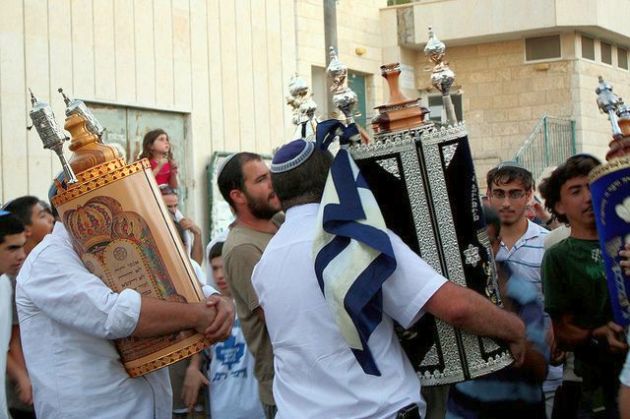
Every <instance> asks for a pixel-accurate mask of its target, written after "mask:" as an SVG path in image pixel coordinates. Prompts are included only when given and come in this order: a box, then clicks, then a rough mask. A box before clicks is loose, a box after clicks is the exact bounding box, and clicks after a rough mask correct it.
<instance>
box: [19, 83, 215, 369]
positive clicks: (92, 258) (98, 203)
mask: <svg viewBox="0 0 630 419" xmlns="http://www.w3.org/2000/svg"><path fill="white" fill-rule="evenodd" d="M32 102H33V109H32V111H31V119H32V120H33V125H34V126H35V127H36V128H37V131H38V134H39V135H40V137H41V139H42V141H43V143H44V146H45V148H51V149H53V150H55V151H57V150H61V146H62V143H63V142H64V141H65V140H67V139H68V138H67V137H66V136H65V133H64V131H63V130H61V129H60V128H59V127H58V126H57V124H56V121H55V119H54V115H53V114H52V110H51V109H50V107H49V106H48V105H47V104H46V103H44V102H40V101H38V100H37V99H36V98H35V97H34V96H33V97H32ZM68 103H70V104H72V105H74V106H72V107H70V106H69V107H68V109H67V110H66V116H67V118H66V123H65V129H66V130H67V131H69V132H70V133H71V136H72V139H71V142H70V150H72V151H73V154H72V158H71V159H70V162H69V164H68V163H66V162H65V159H64V158H63V153H59V152H58V154H59V155H60V158H62V165H63V167H64V174H65V176H64V178H65V180H64V182H57V191H58V192H57V195H56V196H54V197H53V198H52V202H53V204H54V205H55V207H56V208H57V210H58V212H59V215H60V217H61V219H62V220H63V223H64V225H65V227H66V229H67V231H68V233H69V235H70V237H71V239H72V243H73V246H74V248H75V250H76V251H77V253H78V254H79V256H80V258H81V260H82V261H83V263H84V264H85V266H86V268H87V269H88V270H89V271H90V272H92V273H93V274H95V275H97V276H98V277H99V278H100V279H101V280H102V281H103V282H104V283H105V284H106V285H107V286H108V287H109V288H111V289H112V290H113V291H115V292H121V291H122V290H123V289H126V288H131V289H134V290H136V291H138V292H139V293H140V294H141V295H142V296H144V297H151V298H158V299H161V300H167V301H177V302H188V303H195V302H202V301H204V300H205V298H204V295H203V292H202V290H201V287H200V285H199V283H198V281H197V279H196V276H195V274H194V271H193V269H192V266H191V264H190V260H189V258H188V256H187V254H186V250H185V248H184V247H183V245H182V243H181V240H180V238H179V236H178V233H177V230H176V229H175V226H174V224H173V222H172V220H171V217H170V215H169V213H168V210H167V209H166V207H165V205H164V203H163V201H162V196H161V193H160V190H159V188H158V185H157V184H156V181H155V178H154V176H153V173H152V172H151V166H150V164H149V162H148V161H147V160H146V159H143V160H140V161H137V162H135V163H131V164H126V163H125V161H124V160H123V159H122V158H121V156H120V155H119V154H118V152H117V150H116V149H115V148H113V147H112V146H109V145H107V144H103V143H102V142H101V139H100V134H101V132H102V131H100V132H99V129H100V125H97V124H95V119H94V118H93V115H92V118H91V119H88V118H87V117H86V114H85V111H86V110H87V107H85V104H83V103H81V106H80V107H79V106H76V105H77V103H78V101H76V100H74V101H69V100H68V99H67V98H66V104H68ZM90 115H91V113H90ZM77 286H80V284H78V285H77ZM115 343H116V347H117V349H118V352H119V353H120V357H121V361H122V363H123V365H124V367H125V369H126V370H127V372H128V374H129V375H130V376H131V377H136V376H140V375H144V374H146V373H149V372H151V371H154V370H156V369H159V368H162V367H165V366H167V365H169V364H172V363H174V362H177V361H179V360H181V359H183V358H186V357H188V356H191V355H193V354H194V353H197V352H199V351H201V350H202V349H203V348H205V347H206V346H208V345H209V343H210V342H208V341H206V339H205V338H204V336H203V335H201V334H199V333H197V332H195V331H193V330H190V331H184V332H180V333H174V334H171V335H168V336H163V337H158V338H134V337H128V338H123V339H118V340H116V341H115Z"/></svg>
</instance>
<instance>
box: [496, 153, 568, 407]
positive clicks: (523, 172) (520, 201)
mask: <svg viewBox="0 0 630 419" xmlns="http://www.w3.org/2000/svg"><path fill="white" fill-rule="evenodd" d="M486 180H487V184H488V192H487V194H488V198H489V199H488V201H489V203H490V205H491V206H492V207H493V208H494V210H495V211H496V212H497V213H498V214H499V219H500V221H501V243H500V248H499V251H498V253H497V254H496V260H497V261H499V262H504V263H505V264H506V265H507V266H509V268H510V269H511V271H512V273H513V274H514V275H515V276H518V277H520V278H523V279H525V280H527V281H529V282H531V283H532V284H533V285H534V286H535V287H536V289H537V291H538V298H539V300H540V303H541V305H543V304H544V296H543V291H542V280H541V277H540V265H541V263H542V258H543V254H544V252H545V248H544V241H545V237H546V236H547V234H548V233H549V231H548V230H546V229H545V228H543V227H541V226H539V225H538V224H536V223H534V222H532V221H530V220H529V219H528V218H527V215H526V210H527V205H528V203H529V202H530V201H531V199H532V195H533V193H534V179H533V177H532V174H531V173H530V172H529V171H528V170H527V169H525V168H524V167H522V166H521V165H519V164H518V163H516V162H514V161H508V162H503V163H501V164H499V165H498V166H497V167H495V168H494V169H492V170H490V171H489V172H488V175H487V179H486ZM546 321H547V326H549V324H550V320H549V318H548V317H547V319H546ZM547 329H548V330H551V328H550V327H547ZM561 383H562V366H556V367H554V366H550V367H549V373H548V375H547V379H546V380H545V382H544V383H543V391H544V393H545V400H546V411H547V417H551V411H552V409H553V399H554V394H555V391H556V389H557V387H558V386H559V385H560V384H561Z"/></svg>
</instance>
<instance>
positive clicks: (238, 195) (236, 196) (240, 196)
mask: <svg viewBox="0 0 630 419" xmlns="http://www.w3.org/2000/svg"><path fill="white" fill-rule="evenodd" d="M230 199H232V202H234V203H235V204H243V203H245V199H246V198H245V194H244V193H243V191H241V190H239V189H232V190H231V191H230Z"/></svg>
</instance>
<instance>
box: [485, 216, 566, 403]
mask: <svg viewBox="0 0 630 419" xmlns="http://www.w3.org/2000/svg"><path fill="white" fill-rule="evenodd" d="M548 234H549V230H547V229H546V228H544V227H541V226H539V225H538V224H536V223H534V222H532V221H530V220H527V231H525V234H523V235H522V236H521V238H520V239H518V240H517V241H516V243H515V244H514V246H512V248H511V249H510V250H508V248H507V246H506V245H505V244H504V243H503V242H501V248H500V249H499V252H498V253H497V256H496V260H497V261H498V262H503V263H505V264H506V265H507V266H508V267H509V269H510V270H511V271H512V273H513V275H514V276H516V277H518V278H520V279H523V280H525V281H528V282H530V283H532V284H533V285H534V286H535V287H536V291H537V293H538V301H539V302H540V305H541V306H542V307H544V306H545V297H544V295H543V286H542V278H541V276H540V267H541V264H542V259H543V254H544V253H545V238H546V237H547V235H548ZM545 319H546V327H547V328H549V327H550V326H551V319H550V318H549V316H548V315H547V313H545ZM561 383H562V366H552V365H550V366H549V372H548V374H547V379H546V380H545V382H544V383H543V390H544V391H545V392H551V391H555V390H556V388H557V387H558V386H559V385H560V384H561Z"/></svg>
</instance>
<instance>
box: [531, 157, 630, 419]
mask: <svg viewBox="0 0 630 419" xmlns="http://www.w3.org/2000/svg"><path fill="white" fill-rule="evenodd" d="M599 164H600V162H599V161H598V160H597V159H596V158H594V157H592V156H589V155H584V154H580V155H576V156H573V157H570V158H569V159H568V160H567V161H566V162H565V163H563V164H562V165H560V166H558V168H556V169H555V170H554V171H553V172H552V173H551V176H550V177H549V178H547V179H545V180H544V181H543V182H542V184H541V185H540V191H541V194H542V196H543V197H544V198H545V205H546V207H547V209H549V210H550V211H551V212H552V213H553V214H554V215H555V216H556V217H557V218H558V220H559V221H560V222H564V223H568V224H569V225H570V226H571V235H570V236H569V237H568V238H566V239H564V240H562V241H560V242H559V243H557V244H555V245H554V246H552V247H551V248H549V250H547V252H546V253H545V257H544V259H543V265H542V277H543V284H544V290H545V309H546V311H547V312H548V313H549V314H550V316H551V318H552V320H553V328H554V332H555V336H556V340H557V344H558V346H559V347H560V348H561V349H565V350H572V351H574V352H575V372H576V374H577V375H579V376H581V377H582V380H583V381H582V396H581V400H580V401H579V403H577V401H576V403H575V405H576V407H577V408H578V410H579V411H580V413H582V414H585V415H591V414H592V408H593V406H592V400H593V394H594V393H595V391H596V390H597V389H598V388H601V389H602V390H603V395H604V404H605V407H606V414H607V416H606V417H610V418H614V417H618V413H617V402H616V395H617V390H618V388H619V380H618V375H619V372H620V370H621V364H622V361H623V357H622V354H623V353H625V351H626V349H627V345H626V343H625V342H624V341H623V338H622V336H621V333H622V328H621V327H620V326H619V325H617V324H615V323H614V322H613V321H612V311H611V308H610V299H609V294H608V287H607V284H606V275H605V272H604V266H603V262H602V256H601V251H600V246H599V241H598V237H597V230H596V227H595V214H594V212H593V206H592V202H591V192H590V190H589V181H588V174H589V172H590V171H591V170H592V169H593V168H595V167H596V166H598V165H599Z"/></svg>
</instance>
